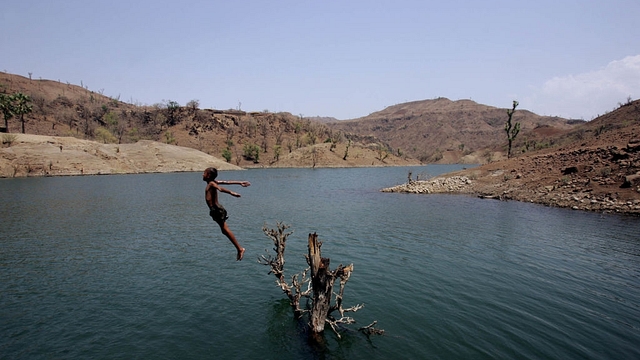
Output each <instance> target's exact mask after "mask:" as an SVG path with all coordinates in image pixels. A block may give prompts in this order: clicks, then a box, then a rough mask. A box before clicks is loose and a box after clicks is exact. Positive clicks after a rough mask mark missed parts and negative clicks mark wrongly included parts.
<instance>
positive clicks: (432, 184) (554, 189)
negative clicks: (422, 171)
mask: <svg viewBox="0 0 640 360" xmlns="http://www.w3.org/2000/svg"><path fill="white" fill-rule="evenodd" d="M500 173H501V172H500ZM501 174H502V173H501ZM494 175H495V173H494ZM496 176H497V175H496ZM472 177H473V176H472ZM582 185H588V182H587V183H586V184H582ZM381 191H382V192H399V193H409V194H467V195H473V196H477V197H479V198H483V199H495V200H504V201H506V200H516V201H522V202H530V203H536V204H541V205H545V206H552V207H560V208H570V209H573V210H583V211H594V212H603V213H619V214H626V215H635V216H640V198H629V197H628V196H620V193H619V192H617V193H616V192H602V191H596V192H595V193H594V191H593V189H590V188H586V187H584V186H581V184H580V183H575V182H573V181H561V183H560V184H554V185H546V186H541V187H538V188H535V189H529V188H525V187H518V186H514V187H511V186H509V185H499V184H494V186H489V185H488V184H487V183H486V182H484V181H478V180H472V178H470V177H468V176H460V175H453V176H439V177H436V178H433V179H430V180H421V181H417V180H411V181H409V182H408V183H405V184H401V185H397V186H393V187H388V188H384V189H382V190H381ZM634 191H635V192H636V193H638V192H640V188H638V189H635V190H634Z"/></svg>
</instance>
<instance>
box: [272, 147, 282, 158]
mask: <svg viewBox="0 0 640 360" xmlns="http://www.w3.org/2000/svg"><path fill="white" fill-rule="evenodd" d="M280 153H282V146H280V145H276V146H274V147H273V157H274V159H275V160H276V161H278V160H280Z"/></svg>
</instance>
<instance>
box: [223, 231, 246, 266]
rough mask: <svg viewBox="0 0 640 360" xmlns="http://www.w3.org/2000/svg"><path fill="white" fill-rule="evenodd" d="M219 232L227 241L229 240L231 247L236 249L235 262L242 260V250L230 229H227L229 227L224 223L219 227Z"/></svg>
mask: <svg viewBox="0 0 640 360" xmlns="http://www.w3.org/2000/svg"><path fill="white" fill-rule="evenodd" d="M220 230H222V233H223V234H224V235H225V236H226V237H228V238H229V240H231V243H232V244H233V246H235V247H236V250H237V251H238V255H237V256H236V260H237V261H240V260H242V257H243V256H244V248H243V247H242V246H240V244H239V243H238V240H236V237H235V235H233V233H232V232H231V229H229V225H227V223H226V222H225V223H224V224H223V225H221V226H220Z"/></svg>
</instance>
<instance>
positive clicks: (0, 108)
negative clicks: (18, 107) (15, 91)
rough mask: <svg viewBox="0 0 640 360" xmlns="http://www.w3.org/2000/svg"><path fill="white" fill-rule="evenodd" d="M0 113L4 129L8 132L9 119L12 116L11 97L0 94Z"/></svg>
mask: <svg viewBox="0 0 640 360" xmlns="http://www.w3.org/2000/svg"><path fill="white" fill-rule="evenodd" d="M0 112H2V116H3V117H4V128H5V129H6V130H5V131H6V132H9V119H11V118H12V117H13V115H14V110H13V97H12V96H11V95H8V94H1V93H0Z"/></svg>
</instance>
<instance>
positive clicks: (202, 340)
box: [0, 166, 640, 359]
mask: <svg viewBox="0 0 640 360" xmlns="http://www.w3.org/2000/svg"><path fill="white" fill-rule="evenodd" d="M454 169H457V167H447V166H428V167H426V168H412V171H413V174H414V175H415V174H418V173H429V174H430V175H436V174H438V173H442V172H447V171H451V170H454ZM408 170H409V168H371V169H316V170H311V169H281V170H249V171H239V172H222V173H221V175H220V178H221V179H246V180H249V181H251V182H252V186H251V187H249V188H241V187H235V188H234V190H237V191H238V192H240V193H241V194H242V198H233V197H230V196H227V195H224V194H223V195H222V198H221V202H222V203H223V204H224V205H225V207H226V208H227V209H228V210H229V213H230V216H231V218H230V219H229V225H230V227H231V229H232V230H233V231H234V232H235V233H236V235H237V237H238V239H239V241H240V242H241V244H242V245H243V246H244V247H246V248H247V253H246V256H245V260H244V261H242V262H236V261H234V259H235V252H234V249H233V247H232V245H231V244H230V243H229V241H228V240H227V239H226V238H224V237H223V236H222V235H221V234H220V233H219V230H218V229H217V226H216V225H215V224H214V223H213V222H212V221H211V219H210V218H209V216H208V211H207V208H206V205H205V202H204V196H203V195H204V185H205V184H204V182H202V180H201V174H200V173H181V174H153V175H125V176H98V177H66V178H28V179H4V180H0V194H2V197H1V199H2V201H1V203H0V220H1V222H0V223H1V229H2V231H0V246H1V248H0V358H2V359H25V358H29V359H38V358H47V359H49V358H54V359H58V358H92V359H93V358H95V359H100V358H103V359H107V358H108V359H131V358H141V359H142V358H144V359H146V358H153V359H201V358H215V359H241V358H242V359H250V358H251V359H253V358H256V359H315V358H320V359H323V358H326V359H387V358H407V359H495V358H500V359H515V358H517V359H521V358H531V359H638V358H640V345H638V344H640V305H639V304H640V235H639V234H640V220H639V219H637V218H629V217H621V216H616V215H602V214H593V213H582V212H576V211H571V210H563V209H553V208H546V207H542V206H538V205H533V204H525V203H518V202H500V201H493V200H480V199H476V198H472V197H467V196H446V195H432V196H419V195H406V194H386V193H380V192H379V191H378V190H379V189H380V188H382V187H385V186H391V185H396V184H399V183H402V182H404V181H405V180H406V177H407V172H408ZM277 220H280V221H284V222H286V223H289V224H291V225H292V229H293V230H294V231H295V233H294V234H293V235H292V236H291V237H290V238H289V241H288V247H287V264H286V268H288V272H289V274H291V275H292V274H293V273H295V272H297V271H299V270H302V269H303V267H304V266H305V261H304V258H303V254H305V253H306V240H307V234H308V233H309V232H314V231H316V232H318V234H319V235H320V238H321V239H322V240H323V241H324V245H323V248H322V250H323V255H324V256H327V257H330V258H331V260H332V264H333V267H335V266H336V265H337V264H339V263H354V264H355V271H354V273H353V275H352V277H351V280H350V281H349V283H348V284H347V288H346V292H345V303H346V305H348V306H349V305H354V304H356V303H365V307H364V308H363V309H362V310H360V311H359V312H357V313H355V314H354V317H355V318H356V319H357V320H358V324H356V325H359V326H363V325H366V324H369V323H370V322H371V321H373V320H378V323H379V327H380V328H383V329H385V330H386V334H385V335H384V336H381V337H372V338H371V339H367V338H366V337H364V336H363V335H361V334H360V333H358V332H347V333H345V335H344V337H343V339H342V340H337V339H336V337H335V336H334V335H333V334H332V333H331V332H328V333H327V336H326V338H327V344H326V347H325V348H317V347H312V346H310V345H309V344H308V343H307V341H306V337H305V335H304V334H303V333H302V332H301V328H300V326H299V324H298V323H297V322H296V321H295V320H294V319H293V317H292V312H291V309H290V308H289V306H288V304H287V301H285V300H284V299H285V297H284V295H283V294H282V293H281V291H280V290H279V289H278V288H277V287H276V286H275V283H274V278H273V275H268V274H267V270H268V269H267V268H266V267H265V266H264V265H260V264H258V263H257V261H256V259H257V257H258V256H259V255H261V254H264V252H265V249H269V250H271V248H272V245H271V243H270V240H269V239H268V238H267V237H265V236H264V235H263V234H262V231H261V227H262V225H263V223H265V222H267V223H268V224H270V225H272V226H275V222H276V221H277ZM354 328H355V327H354Z"/></svg>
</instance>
